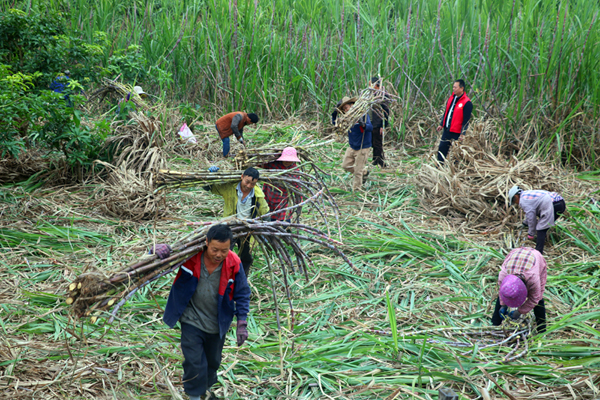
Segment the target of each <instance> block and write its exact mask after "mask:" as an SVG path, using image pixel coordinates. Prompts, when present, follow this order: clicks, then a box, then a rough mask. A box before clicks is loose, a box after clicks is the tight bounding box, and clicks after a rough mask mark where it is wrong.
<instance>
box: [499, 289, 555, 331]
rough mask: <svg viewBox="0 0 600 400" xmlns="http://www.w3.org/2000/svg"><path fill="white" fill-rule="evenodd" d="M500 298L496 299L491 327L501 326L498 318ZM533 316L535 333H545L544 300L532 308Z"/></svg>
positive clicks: (500, 318) (500, 319)
mask: <svg viewBox="0 0 600 400" xmlns="http://www.w3.org/2000/svg"><path fill="white" fill-rule="evenodd" d="M501 307H502V306H501V305H500V298H499V297H498V298H496V308H495V309H494V314H493V315H492V325H495V326H499V325H502V317H501V316H500V308H501ZM533 315H535V324H536V325H537V331H538V332H539V333H543V332H546V306H545V305H544V299H541V300H540V301H539V302H538V303H537V306H535V307H534V308H533Z"/></svg>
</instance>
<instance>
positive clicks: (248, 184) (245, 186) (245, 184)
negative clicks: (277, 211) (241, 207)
mask: <svg viewBox="0 0 600 400" xmlns="http://www.w3.org/2000/svg"><path fill="white" fill-rule="evenodd" d="M256 182H258V179H252V177H251V176H246V175H242V182H241V183H240V186H241V187H242V192H244V193H248V192H249V191H251V190H252V189H254V186H256Z"/></svg>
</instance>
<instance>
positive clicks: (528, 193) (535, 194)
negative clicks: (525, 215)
mask: <svg viewBox="0 0 600 400" xmlns="http://www.w3.org/2000/svg"><path fill="white" fill-rule="evenodd" d="M545 195H548V196H550V198H551V199H552V202H553V203H556V202H557V201H561V200H564V199H563V198H562V196H561V195H560V194H558V193H556V192H547V191H545V190H525V191H524V192H523V193H521V199H525V200H533V199H537V198H539V197H542V196H545Z"/></svg>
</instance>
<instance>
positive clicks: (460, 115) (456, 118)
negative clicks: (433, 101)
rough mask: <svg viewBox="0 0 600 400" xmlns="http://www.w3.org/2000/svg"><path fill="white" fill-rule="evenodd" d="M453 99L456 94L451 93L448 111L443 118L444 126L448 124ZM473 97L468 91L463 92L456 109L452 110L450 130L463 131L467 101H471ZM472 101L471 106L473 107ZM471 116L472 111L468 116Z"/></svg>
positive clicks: (447, 105)
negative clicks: (469, 95)
mask: <svg viewBox="0 0 600 400" xmlns="http://www.w3.org/2000/svg"><path fill="white" fill-rule="evenodd" d="M452 100H454V94H452V95H450V98H449V99H448V101H447V102H446V112H445V113H444V118H443V119H442V126H444V127H445V126H446V118H448V112H450V106H452ZM470 102H471V99H470V98H469V97H468V96H467V94H466V93H463V95H462V96H461V98H460V99H458V101H457V102H456V105H455V106H454V110H453V111H452V117H451V118H452V120H451V121H450V132H453V133H462V128H463V125H464V124H463V122H465V123H466V122H468V119H467V121H464V109H465V106H466V105H467V103H470ZM472 107H473V106H472V103H471V108H472ZM470 117H471V113H470V112H469V116H468V118H470Z"/></svg>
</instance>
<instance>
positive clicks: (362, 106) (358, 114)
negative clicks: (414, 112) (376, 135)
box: [335, 88, 396, 136]
mask: <svg viewBox="0 0 600 400" xmlns="http://www.w3.org/2000/svg"><path fill="white" fill-rule="evenodd" d="M392 97H396V96H393V95H391V94H390V93H387V92H385V90H383V88H382V89H379V90H377V89H373V88H367V89H364V90H363V91H362V92H361V94H360V96H359V97H358V99H357V100H356V103H354V105H353V106H352V107H351V108H350V110H348V112H347V113H346V114H344V113H342V112H341V110H339V111H338V116H337V118H336V120H335V132H336V133H337V134H338V135H340V136H342V135H345V134H347V133H348V131H349V130H350V128H352V127H353V126H354V124H356V123H357V122H358V120H359V119H361V118H362V117H363V116H364V115H365V114H366V113H368V112H369V111H370V110H371V109H373V111H374V112H377V113H381V109H380V107H377V106H378V105H379V104H383V103H387V102H390V101H393V98H392ZM380 116H381V117H383V115H380Z"/></svg>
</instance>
